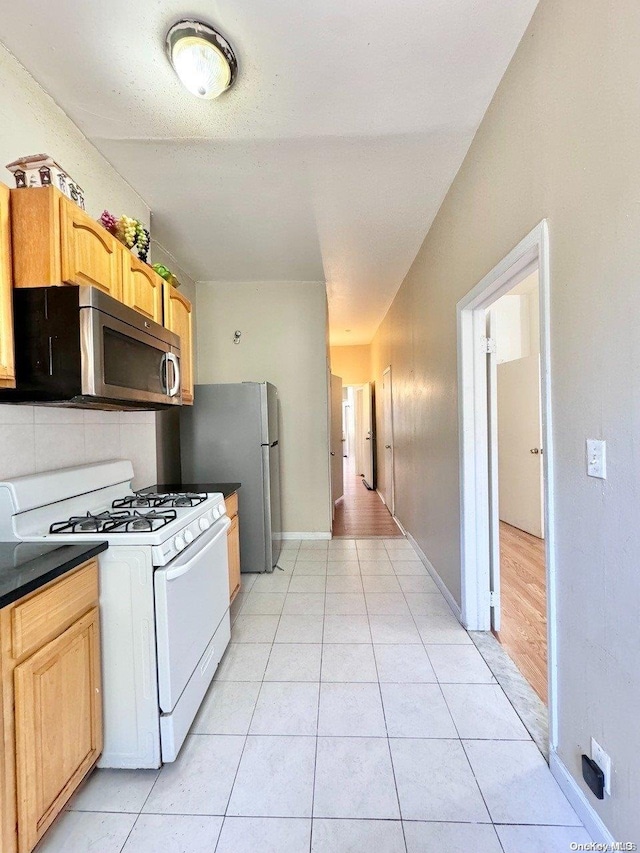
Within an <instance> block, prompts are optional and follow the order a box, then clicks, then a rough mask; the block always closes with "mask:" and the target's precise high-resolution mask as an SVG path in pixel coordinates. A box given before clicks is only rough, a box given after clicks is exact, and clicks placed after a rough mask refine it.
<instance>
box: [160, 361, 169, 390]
mask: <svg viewBox="0 0 640 853" xmlns="http://www.w3.org/2000/svg"><path fill="white" fill-rule="evenodd" d="M167 355H168V353H166V352H163V353H162V358H161V359H160V385H161V386H162V390H163V392H164V393H165V394H168V393H169V362H168V359H167Z"/></svg>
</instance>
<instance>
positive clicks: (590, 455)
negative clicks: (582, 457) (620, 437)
mask: <svg viewBox="0 0 640 853" xmlns="http://www.w3.org/2000/svg"><path fill="white" fill-rule="evenodd" d="M587 475H588V476H589V477H599V478H600V479H601V480H606V479H607V442H606V441H601V440H600V439H598V438H588V439H587Z"/></svg>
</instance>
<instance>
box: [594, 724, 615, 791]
mask: <svg viewBox="0 0 640 853" xmlns="http://www.w3.org/2000/svg"><path fill="white" fill-rule="evenodd" d="M591 758H592V760H593V761H595V763H596V764H597V765H598V767H599V768H600V769H601V770H602V772H603V773H604V791H605V794H609V796H611V759H610V758H609V756H608V755H607V753H606V752H605V751H604V749H603V748H602V747H601V746H600V744H599V743H598V741H597V740H595V739H594V738H591Z"/></svg>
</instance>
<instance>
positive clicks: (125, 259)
mask: <svg viewBox="0 0 640 853" xmlns="http://www.w3.org/2000/svg"><path fill="white" fill-rule="evenodd" d="M163 284H164V282H163V280H162V279H161V278H160V276H159V275H158V274H157V273H156V272H154V270H152V269H151V267H150V266H149V265H148V264H145V263H143V262H142V261H141V260H139V259H138V258H136V257H135V255H133V254H132V253H131V252H127V251H124V252H123V253H122V301H123V302H124V304H125V305H128V306H129V307H130V308H135V309H136V311H139V312H140V314H144V316H145V317H148V318H149V319H150V320H154V321H155V322H156V323H160V325H162V286H163Z"/></svg>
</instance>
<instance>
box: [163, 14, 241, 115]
mask: <svg viewBox="0 0 640 853" xmlns="http://www.w3.org/2000/svg"><path fill="white" fill-rule="evenodd" d="M166 45H167V56H168V57H169V61H170V62H171V64H172V65H173V70H174V71H175V72H176V74H177V75H178V77H179V78H180V80H181V81H182V83H183V85H184V86H185V87H186V88H187V89H188V90H189V91H190V92H191V94H192V95H195V96H196V97H197V98H206V99H210V98H217V97H218V95H221V94H222V93H223V92H224V91H226V90H227V89H228V88H229V86H231V84H232V83H233V81H234V80H235V77H236V73H237V71H238V63H237V60H236V57H235V54H234V52H233V50H232V49H231V45H230V44H229V42H228V41H227V40H226V39H225V38H224V37H223V36H221V35H220V33H218V32H216V31H215V30H214V29H213V27H210V26H208V25H207V24H202V23H200V22H199V21H178V23H177V24H174V25H173V26H172V27H171V29H170V30H169V32H168V33H167V40H166Z"/></svg>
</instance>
